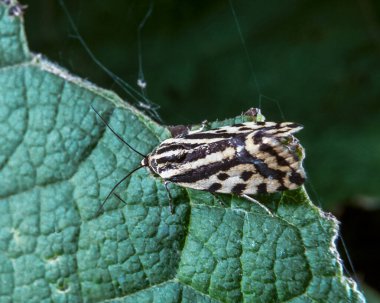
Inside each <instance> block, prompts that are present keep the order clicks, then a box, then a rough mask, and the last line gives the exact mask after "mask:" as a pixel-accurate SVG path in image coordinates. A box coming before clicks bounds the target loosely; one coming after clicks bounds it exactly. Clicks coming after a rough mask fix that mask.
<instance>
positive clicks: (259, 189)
mask: <svg viewBox="0 0 380 303" xmlns="http://www.w3.org/2000/svg"><path fill="white" fill-rule="evenodd" d="M301 129H302V126H300V125H298V124H295V123H291V122H283V123H275V122H245V123H240V124H235V125H232V126H224V127H220V128H215V129H212V130H207V131H190V132H189V133H187V134H185V135H182V136H177V137H175V138H170V139H167V140H165V141H163V142H161V144H160V145H159V146H157V147H156V149H155V150H154V151H153V152H151V153H150V154H149V155H147V156H146V157H145V158H144V159H143V160H142V162H141V165H142V166H147V167H149V169H150V170H151V172H152V173H153V174H155V175H158V176H160V177H161V178H162V179H164V180H165V181H166V182H172V183H175V184H178V185H180V186H183V187H188V188H193V189H197V190H203V191H209V192H213V193H226V194H237V195H240V196H241V195H254V194H258V193H273V192H277V191H284V190H287V189H296V188H298V187H299V186H301V185H302V184H303V183H304V181H305V172H304V169H303V167H302V161H303V159H304V151H303V148H302V147H301V145H300V144H299V142H298V140H297V139H296V138H295V137H294V136H293V134H294V133H295V132H297V131H299V130H301Z"/></svg>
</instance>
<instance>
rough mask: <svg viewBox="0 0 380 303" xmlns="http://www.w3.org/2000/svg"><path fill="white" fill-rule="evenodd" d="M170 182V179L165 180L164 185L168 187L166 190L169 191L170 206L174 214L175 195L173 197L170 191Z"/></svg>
mask: <svg viewBox="0 0 380 303" xmlns="http://www.w3.org/2000/svg"><path fill="white" fill-rule="evenodd" d="M169 183H170V182H169V181H165V182H164V185H165V189H166V192H167V193H168V197H169V207H170V212H171V213H172V214H174V208H173V197H172V194H171V193H170V190H169V188H168V184H169Z"/></svg>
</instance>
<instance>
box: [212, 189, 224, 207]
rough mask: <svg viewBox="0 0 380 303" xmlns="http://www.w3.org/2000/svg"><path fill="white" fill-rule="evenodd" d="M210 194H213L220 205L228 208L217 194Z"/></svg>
mask: <svg viewBox="0 0 380 303" xmlns="http://www.w3.org/2000/svg"><path fill="white" fill-rule="evenodd" d="M210 194H212V195H213V196H214V198H215V199H216V201H218V203H219V204H220V205H221V206H226V205H225V204H224V202H223V200H222V199H220V198H219V197H218V196H217V195H216V194H215V193H212V192H210Z"/></svg>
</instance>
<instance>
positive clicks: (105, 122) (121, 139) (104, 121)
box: [91, 105, 146, 158]
mask: <svg viewBox="0 0 380 303" xmlns="http://www.w3.org/2000/svg"><path fill="white" fill-rule="evenodd" d="M91 108H92V110H93V111H94V112H95V113H96V114H97V115H98V116H99V118H100V119H102V121H103V123H104V124H105V125H106V126H107V127H108V128H109V129H110V131H111V132H112V133H113V134H114V135H115V136H116V137H117V138H118V139H119V140H120V141H121V142H123V143H124V144H125V145H127V146H128V147H129V148H130V149H131V150H133V151H134V152H135V153H137V154H139V155H140V156H141V157H144V158H145V157H146V155H144V154H143V153H140V152H139V151H138V150H136V149H135V148H133V147H132V146H131V145H130V144H129V143H127V142H126V141H125V140H124V139H123V138H122V137H121V136H120V135H119V134H118V133H116V132H115V131H114V130H113V129H112V127H111V126H109V124H108V123H107V121H106V120H105V119H104V118H103V117H102V116H101V115H100V114H99V113H98V112H97V111H96V109H95V108H94V107H93V106H92V105H91Z"/></svg>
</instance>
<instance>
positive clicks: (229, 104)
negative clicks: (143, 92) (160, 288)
mask: <svg viewBox="0 0 380 303" xmlns="http://www.w3.org/2000/svg"><path fill="white" fill-rule="evenodd" d="M25 2H26V3H25V4H28V6H29V7H28V9H27V10H26V12H25V23H26V31H27V35H28V39H29V44H30V48H31V49H32V50H33V51H34V52H38V53H42V54H44V55H46V56H47V57H48V58H49V59H51V60H53V61H55V62H57V63H58V64H60V65H62V66H64V67H66V68H67V69H69V70H70V71H72V72H73V73H76V74H78V75H80V76H81V77H83V78H87V79H89V80H90V81H92V82H95V83H97V84H98V85H100V86H102V87H105V88H109V89H112V90H116V91H117V92H118V93H119V94H120V95H121V96H122V97H123V98H125V99H126V100H128V101H130V102H132V101H133V100H132V99H130V98H128V97H127V96H126V94H125V93H124V92H123V91H122V90H121V89H120V88H119V87H117V86H116V85H115V83H114V81H113V80H112V79H111V78H110V77H108V76H107V75H106V73H105V72H104V71H102V69H100V68H99V67H98V66H96V64H95V63H94V60H92V59H91V58H90V56H89V55H88V53H87V52H86V51H85V49H84V48H83V47H82V46H81V45H80V43H78V40H77V39H75V38H73V37H72V36H73V34H74V32H73V30H72V29H71V28H70V24H69V21H68V19H67V17H66V16H65V15H64V12H63V9H62V8H61V7H60V5H59V3H58V1H51V0H33V1H28V2H27V1H25ZM65 4H66V6H67V8H68V9H69V11H70V14H71V16H72V18H73V20H74V22H75V24H76V25H77V27H78V28H79V31H80V33H81V35H82V36H83V38H84V40H85V41H86V43H87V44H88V45H89V47H90V49H91V50H92V51H93V52H94V53H95V55H96V57H97V58H98V59H99V60H100V61H101V62H102V63H103V64H104V65H105V66H106V67H107V68H108V69H110V70H112V71H113V72H114V73H115V74H116V75H117V76H119V77H121V78H122V79H124V80H125V81H127V82H128V83H129V84H131V85H133V86H134V87H136V85H135V84H136V81H137V78H138V72H139V69H138V55H139V51H138V34H137V29H138V26H139V24H140V22H141V21H142V19H143V18H144V16H145V15H146V13H147V11H148V8H149V6H150V1H142V0H134V1H125V0H124V1H122V0H118V1H117V0H109V1H104V0H98V1H85V0H81V1H66V2H65ZM153 4H154V7H153V11H152V15H151V17H150V18H149V19H148V20H147V22H146V24H145V26H144V28H143V29H142V31H141V37H142V38H141V46H142V51H141V52H140V54H141V56H142V59H143V71H144V74H145V79H146V81H147V83H148V86H147V93H148V96H149V99H150V100H151V101H153V102H154V103H155V104H157V105H159V106H160V109H159V110H158V112H159V115H160V117H161V118H162V121H163V122H164V123H165V124H189V123H197V122H200V121H202V120H204V119H208V120H209V121H212V120H214V119H223V118H227V117H232V116H235V115H238V114H240V113H241V112H242V111H244V110H246V109H248V108H250V107H252V106H256V107H257V106H259V100H260V99H261V105H262V106H261V108H262V111H263V114H264V115H265V116H266V118H267V120H272V121H283V120H285V119H286V120H288V121H294V122H298V123H301V124H303V125H304V126H305V128H304V130H303V131H302V132H301V133H299V135H298V137H299V138H300V140H301V142H302V143H303V145H304V147H305V148H306V154H307V158H306V162H305V166H306V170H307V173H308V184H307V189H308V192H309V194H310V195H311V197H312V200H313V201H314V202H315V203H316V204H318V205H321V206H322V208H323V209H325V210H330V211H333V212H334V214H335V215H336V216H338V218H339V220H340V221H342V234H343V238H344V239H345V241H346V244H347V247H348V251H349V254H350V256H351V258H352V259H353V260H352V261H353V263H354V266H355V269H356V272H357V275H358V276H359V278H361V279H364V280H365V281H366V282H367V283H368V284H370V285H371V286H372V287H375V288H378V289H380V282H379V281H378V280H379V279H378V272H379V269H380V268H379V264H378V263H379V262H378V259H379V258H378V256H379V254H380V249H379V246H380V236H379V231H380V223H379V222H380V221H379V219H380V216H379V215H380V198H379V196H380V182H379V181H380V178H379V177H378V174H379V168H380V18H379V17H380V1H373V0H346V1H337V0H332V1H331V0H330V1H300V0H283V1H265V0H262V1H252V0H234V1H233V6H234V8H235V11H236V15H237V20H238V22H239V23H240V25H241V31H242V33H243V36H244V38H245V42H246V48H247V52H248V56H249V58H250V59H248V57H247V56H246V53H245V50H244V45H243V43H242V42H241V40H240V37H239V33H238V28H237V26H236V20H235V19H234V17H233V10H232V9H231V6H230V4H229V2H228V0H224V1H199V0H197V1H194V0H193V1H175V0H156V1H153ZM250 60H251V62H252V68H251V65H250ZM254 75H255V76H256V80H257V82H258V86H257V85H255V77H254ZM260 96H261V97H260ZM135 103H136V102H135ZM342 255H345V254H344V252H342ZM345 264H346V265H347V267H348V269H349V270H351V271H352V269H350V267H349V266H348V262H347V261H346V262H345Z"/></svg>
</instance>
